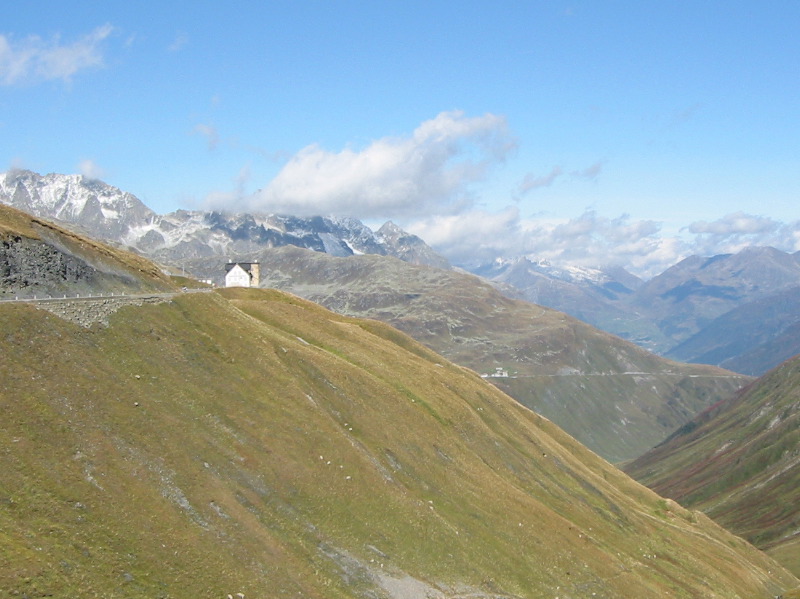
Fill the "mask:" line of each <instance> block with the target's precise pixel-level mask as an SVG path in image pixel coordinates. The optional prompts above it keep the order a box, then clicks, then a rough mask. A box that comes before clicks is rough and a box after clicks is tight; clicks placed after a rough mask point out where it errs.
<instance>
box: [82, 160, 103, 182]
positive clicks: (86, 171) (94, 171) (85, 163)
mask: <svg viewBox="0 0 800 599" xmlns="http://www.w3.org/2000/svg"><path fill="white" fill-rule="evenodd" d="M78 171H80V173H81V175H83V176H84V177H86V178H87V179H102V178H103V177H104V176H105V171H104V170H103V169H102V168H100V167H99V166H98V165H97V163H96V162H95V161H94V160H89V159H86V160H81V161H80V163H79V164H78Z"/></svg>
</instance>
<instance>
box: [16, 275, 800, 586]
mask: <svg viewBox="0 0 800 599" xmlns="http://www.w3.org/2000/svg"><path fill="white" fill-rule="evenodd" d="M0 344H1V346H0V381H2V391H1V392H0V413H2V415H3V420H2V426H0V595H2V596H27V597H37V596H58V597H191V598H195V597H221V598H222V597H226V596H227V594H229V593H231V594H234V595H235V594H236V593H243V594H245V596H246V597H248V598H251V597H306V598H320V599H321V598H326V599H327V598H337V597H339V598H356V597H359V598H372V599H376V598H384V599H386V598H391V599H404V598H407V597H423V596H426V597H437V598H439V599H442V598H452V599H455V598H456V597H465V596H471V597H484V598H488V597H493V598H500V597H554V596H559V597H562V598H564V597H574V598H577V597H587V596H593V597H606V598H610V597H642V598H647V597H654V598H655V597H747V598H752V597H768V596H773V595H775V594H777V593H779V592H782V591H783V590H786V589H787V588H790V587H793V586H796V585H797V584H798V581H797V579H795V578H794V577H793V576H791V575H790V574H789V573H788V572H786V571H785V570H783V569H781V568H780V567H779V566H778V565H777V564H776V563H775V562H773V561H772V560H770V559H769V558H768V557H767V556H766V555H764V554H763V553H760V552H758V551H757V550H755V549H754V548H753V547H752V546H750V545H749V544H747V543H746V542H744V541H743V540H741V539H738V538H736V537H734V536H732V535H731V534H730V533H728V532H726V531H725V530H723V529H722V528H720V527H719V526H717V525H716V524H713V523H712V522H711V521H710V520H708V519H707V518H705V517H704V516H702V515H700V514H696V513H692V512H689V511H687V510H684V509H682V508H680V507H679V506H677V505H675V504H670V503H668V502H665V501H664V500H662V499H660V498H659V497H658V496H657V495H655V494H654V493H652V492H651V491H649V490H648V489H646V488H645V487H642V486H640V485H638V484H637V483H634V482H633V481H632V480H630V479H629V478H628V477H627V476H625V475H624V474H622V473H621V472H620V471H618V470H616V469H615V468H614V467H612V466H610V465H609V464H608V463H606V462H604V461H603V460H601V459H600V458H598V457H597V456H596V455H595V454H593V453H592V452H590V451H588V450H586V449H585V448H584V447H583V446H581V445H580V444H579V443H577V442H576V441H574V440H573V439H572V438H571V437H569V436H567V435H566V434H564V433H563V432H562V431H561V430H560V429H559V428H558V427H556V426H555V425H553V424H552V423H551V422H549V421H547V420H545V419H544V418H542V417H540V416H537V415H535V414H534V413H532V412H530V411H529V410H527V409H526V408H524V407H523V406H521V405H519V404H518V403H516V402H514V401H513V400H511V399H510V398H508V397H507V396H505V395H504V394H502V393H501V392H500V391H498V390H497V389H496V388H494V387H493V386H491V385H489V384H487V383H486V382H485V381H483V380H482V379H481V378H480V377H478V376H476V375H475V374H473V373H472V372H470V371H467V370H464V369H462V368H460V367H457V366H455V365H453V364H451V363H449V362H447V361H446V360H444V359H443V358H441V357H440V356H438V355H436V354H434V353H432V352H431V351H430V350H428V349H426V348H424V347H423V346H421V345H419V344H417V343H416V342H414V341H412V340H411V339H410V338H409V337H407V336H405V335H403V334H402V333H399V332H397V331H396V330H394V329H391V328H389V327H388V326H386V325H384V324H381V323H378V322H376V321H359V320H353V319H350V318H346V317H342V316H337V315H335V314H333V313H331V312H328V311H326V310H324V309H322V308H320V307H318V306H316V305H314V304H311V303H308V302H306V301H304V300H300V299H299V298H295V297H292V296H288V295H285V294H283V293H280V292H277V291H263V290H224V291H223V292H220V293H210V294H186V295H183V296H177V297H176V298H175V299H174V300H173V301H171V302H169V303H162V304H158V305H149V306H144V307H139V308H136V307H128V308H123V309H121V310H119V311H118V312H116V313H115V314H114V315H112V317H111V319H110V324H109V326H108V327H102V326H94V327H92V328H89V329H85V328H80V327H78V326H76V325H73V324H71V323H69V322H66V321H62V320H59V319H58V318H57V317H55V316H53V315H51V314H49V313H47V312H43V311H40V310H37V309H36V308H35V307H33V306H31V305H24V304H5V305H0Z"/></svg>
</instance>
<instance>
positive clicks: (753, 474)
mask: <svg viewBox="0 0 800 599" xmlns="http://www.w3.org/2000/svg"><path fill="white" fill-rule="evenodd" d="M798 425H800V358H795V359H793V360H790V361H789V362H786V363H785V364H783V365H781V366H780V367H778V368H776V369H775V370H773V371H771V372H770V373H768V374H767V375H765V376H764V377H762V378H761V379H759V380H758V381H756V382H755V383H754V384H753V385H751V386H750V387H748V388H747V389H745V390H743V392H742V393H741V394H739V395H738V396H737V397H736V398H734V399H732V400H730V401H726V402H721V403H720V404H719V405H717V406H715V407H714V408H713V409H711V410H709V411H707V412H705V413H704V414H701V415H700V416H699V417H698V418H697V419H695V420H693V421H692V422H691V423H690V424H689V425H688V426H686V427H684V429H683V430H682V431H680V432H679V433H678V434H676V435H675V436H674V437H673V438H671V439H670V440H669V441H668V442H665V443H664V444H663V445H661V446H659V447H656V448H655V449H654V450H653V451H651V452H648V453H647V454H645V455H644V456H642V457H641V458H639V459H637V460H636V461H634V462H633V463H632V464H630V465H629V467H628V468H627V470H628V472H630V473H631V475H632V476H634V477H635V478H637V479H638V480H640V481H641V482H643V483H645V484H647V485H648V486H651V487H652V488H654V489H655V490H656V491H658V492H659V493H661V494H663V495H665V496H668V497H672V498H674V499H676V500H677V501H679V502H681V503H682V504H683V505H686V506H690V507H692V508H693V509H700V510H703V511H704V512H705V513H707V514H708V515H709V516H711V517H712V518H714V519H715V520H716V521H718V522H720V523H721V524H723V525H724V526H726V527H728V528H730V529H731V530H733V531H735V532H736V533H737V534H740V535H742V536H744V537H745V538H747V539H749V540H750V541H751V542H752V543H754V544H755V545H757V546H759V547H761V548H763V549H765V550H767V551H768V552H769V553H772V554H773V555H775V557H777V558H779V559H780V560H781V561H782V562H783V563H784V564H785V565H787V566H788V567H790V568H791V569H792V570H793V571H794V572H795V573H800V536H798V531H799V530H800V428H798Z"/></svg>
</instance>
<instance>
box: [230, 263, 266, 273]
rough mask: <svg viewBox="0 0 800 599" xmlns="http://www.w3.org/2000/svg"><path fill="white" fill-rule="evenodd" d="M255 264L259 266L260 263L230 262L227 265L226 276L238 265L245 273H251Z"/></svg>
mask: <svg viewBox="0 0 800 599" xmlns="http://www.w3.org/2000/svg"><path fill="white" fill-rule="evenodd" d="M253 264H258V262H228V263H227V264H226V265H225V274H228V273H229V272H230V271H231V269H233V267H234V266H237V265H238V266H241V267H242V269H243V270H244V271H245V272H250V271H251V269H252V266H253Z"/></svg>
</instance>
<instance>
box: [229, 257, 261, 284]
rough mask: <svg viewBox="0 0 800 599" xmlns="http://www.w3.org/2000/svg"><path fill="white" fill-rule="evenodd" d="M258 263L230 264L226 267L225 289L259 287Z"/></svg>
mask: <svg viewBox="0 0 800 599" xmlns="http://www.w3.org/2000/svg"><path fill="white" fill-rule="evenodd" d="M259 279H260V269H259V264H258V262H228V263H227V264H226V265H225V287H258V284H259Z"/></svg>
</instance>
